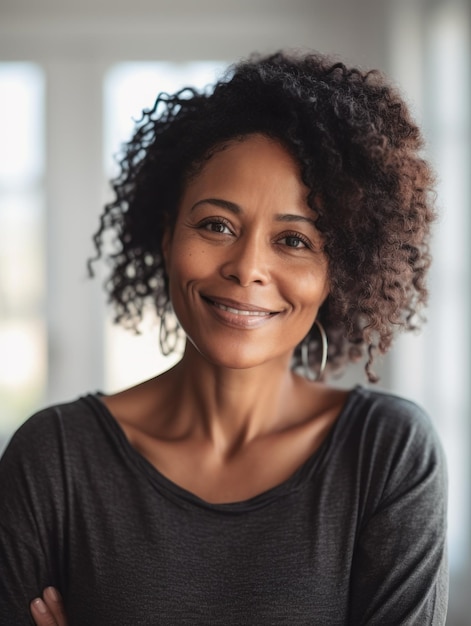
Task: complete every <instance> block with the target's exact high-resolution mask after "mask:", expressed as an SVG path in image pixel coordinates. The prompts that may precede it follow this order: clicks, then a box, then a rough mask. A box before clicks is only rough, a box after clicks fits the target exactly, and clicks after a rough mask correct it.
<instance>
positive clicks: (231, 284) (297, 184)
mask: <svg viewBox="0 0 471 626" xmlns="http://www.w3.org/2000/svg"><path fill="white" fill-rule="evenodd" d="M228 173H230V177H229V178H228ZM307 194H308V189H307V188H306V187H305V186H304V185H303V184H302V182H301V180H300V172H299V168H298V166H297V164H296V163H295V161H294V160H293V159H292V158H291V157H290V156H289V154H288V153H287V152H286V150H284V148H282V147H281V146H280V145H279V144H278V143H275V142H274V141H272V140H270V139H267V138H266V137H263V136H260V135H253V136H249V137H248V138H246V139H244V140H242V141H239V142H232V143H230V144H229V145H228V146H227V147H226V148H225V149H224V150H222V151H220V152H218V153H217V154H216V155H214V157H213V158H212V159H211V160H210V161H209V162H208V164H207V165H206V167H205V168H204V169H203V170H202V172H201V173H200V174H199V175H198V176H197V177H196V179H195V180H192V181H191V182H190V183H189V184H188V185H187V187H186V191H185V193H184V195H183V198H182V201H181V205H180V210H179V218H178V221H177V224H176V226H175V230H174V232H173V235H171V236H168V237H167V238H166V242H165V246H164V257H165V262H166V267H167V272H168V276H169V282H170V296H171V300H172V304H173V307H174V310H175V313H176V315H177V317H178V319H179V321H180V324H181V325H182V327H183V329H184V330H185V333H186V335H187V337H189V339H190V341H191V342H192V343H193V345H195V346H196V347H197V349H198V350H199V351H200V352H202V354H203V355H204V356H206V358H208V359H209V360H211V361H213V362H214V363H216V364H218V365H220V366H226V367H231V368H248V367H253V366H256V365H259V364H260V363H262V362H264V361H266V360H273V359H274V358H275V357H278V358H280V359H281V360H282V362H283V363H286V361H287V359H289V358H290V357H291V353H292V351H293V347H294V346H296V345H297V344H298V343H299V342H300V341H301V340H302V339H303V338H304V337H305V335H306V334H307V333H308V332H309V330H310V328H311V327H312V325H313V323H314V320H315V318H316V316H317V312H318V310H319V307H320V305H321V304H322V303H323V301H324V300H325V298H326V296H327V294H328V281H327V259H326V257H325V255H324V253H323V250H322V239H321V237H320V234H319V232H318V231H317V230H316V228H315V226H314V223H313V222H312V221H311V220H312V219H313V217H314V214H313V211H312V210H311V209H310V208H309V206H308V205H307V201H306V198H307ZM215 270H216V271H215ZM294 276H296V278H295V279H293V277H294ZM208 298H210V299H211V301H214V300H218V301H220V302H221V303H224V302H226V301H227V300H229V304H230V303H231V302H232V301H234V303H240V304H237V305H236V304H234V306H237V308H242V309H243V308H244V306H245V304H246V305H247V306H245V308H246V309H247V308H251V307H254V308H261V309H263V310H264V311H268V312H269V314H268V315H266V316H260V315H259V316H249V315H245V316H240V315H234V316H231V315H230V313H229V312H228V311H221V310H220V309H218V308H217V307H215V306H214V305H212V304H210V302H208ZM226 304H227V302H226ZM255 312H256V311H255ZM259 313H260V312H259ZM275 347H276V350H275V351H274V348H275Z"/></svg>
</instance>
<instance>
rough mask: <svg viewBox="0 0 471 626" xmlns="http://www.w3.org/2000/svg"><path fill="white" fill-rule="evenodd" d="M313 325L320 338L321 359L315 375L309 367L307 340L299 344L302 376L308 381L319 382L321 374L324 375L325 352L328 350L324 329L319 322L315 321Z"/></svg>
mask: <svg viewBox="0 0 471 626" xmlns="http://www.w3.org/2000/svg"><path fill="white" fill-rule="evenodd" d="M314 324H315V325H316V326H317V328H318V330H319V334H320V336H321V343H322V358H321V364H320V367H319V371H318V372H317V374H315V373H314V372H313V371H312V369H311V367H310V365H309V340H305V341H303V342H302V344H301V362H302V365H303V370H304V375H305V377H306V378H307V379H309V380H319V379H320V378H321V377H322V374H323V373H324V370H325V366H326V365H327V350H328V343H327V334H326V332H325V330H324V327H323V326H322V324H321V323H320V322H319V320H315V322H314Z"/></svg>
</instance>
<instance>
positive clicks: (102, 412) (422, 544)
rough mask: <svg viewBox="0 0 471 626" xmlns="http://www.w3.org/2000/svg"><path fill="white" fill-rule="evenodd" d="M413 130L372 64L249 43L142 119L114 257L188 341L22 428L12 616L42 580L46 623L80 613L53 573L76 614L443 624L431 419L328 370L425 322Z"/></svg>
mask: <svg viewBox="0 0 471 626" xmlns="http://www.w3.org/2000/svg"><path fill="white" fill-rule="evenodd" d="M421 146H422V141H421V137H420V133H419V130H418V129H417V127H416V126H415V124H414V123H413V122H412V120H411V118H410V116H409V113H408V111H407V109H406V107H405V105H404V103H403V101H402V100H401V98H400V97H399V96H398V94H397V93H396V92H395V91H394V90H393V89H392V88H391V87H389V86H388V85H387V84H386V83H385V81H384V79H383V78H382V77H381V76H380V75H379V74H378V73H377V72H366V73H363V72H361V71H359V70H357V69H348V68H346V67H345V66H344V65H342V64H340V63H332V62H331V61H329V59H327V58H325V57H323V56H320V55H304V56H301V55H297V56H296V55H289V54H285V53H278V54H275V55H271V56H268V57H253V58H251V59H249V60H248V61H246V62H242V63H240V64H239V65H237V66H235V67H234V68H233V69H232V70H231V73H230V74H229V75H228V76H227V77H226V78H224V79H223V80H221V81H220V82H219V83H217V84H216V86H215V88H214V90H212V91H211V92H204V93H198V92H196V91H195V90H193V89H185V90H183V91H181V92H179V93H177V94H176V95H174V96H168V95H161V96H160V97H159V98H158V100H157V102H156V104H155V107H154V108H153V110H151V111H147V112H145V113H144V115H143V119H142V120H141V122H140V124H139V127H138V129H137V131H136V133H135V135H134V138H133V139H132V140H131V142H130V143H129V145H128V146H127V149H126V153H125V155H124V157H123V159H122V162H121V166H122V169H121V174H120V176H119V177H118V178H117V179H116V180H115V182H114V190H115V194H116V198H115V200H114V202H112V203H111V204H109V205H108V206H107V207H106V209H105V212H104V214H103V216H102V218H101V225H100V229H99V231H98V233H97V235H96V236H95V244H96V246H97V257H100V256H102V255H103V250H104V245H105V243H104V242H105V240H106V241H109V238H110V235H111V236H112V237H114V242H115V250H114V252H112V253H110V254H109V255H108V260H109V262H110V264H111V276H110V279H109V282H108V283H107V288H108V293H109V297H110V300H111V302H113V304H114V305H115V307H116V320H117V321H118V322H121V323H123V324H124V325H125V326H130V327H133V328H136V327H137V324H138V323H139V320H140V318H141V316H142V313H143V310H144V306H145V305H146V304H147V303H149V302H151V303H152V304H153V306H155V309H156V311H157V314H158V316H160V318H161V320H162V321H161V343H162V347H163V349H164V351H169V349H171V348H172V346H175V345H176V344H177V343H178V337H179V331H177V330H176V328H175V325H174V323H173V321H172V320H173V317H172V310H173V311H174V312H175V315H176V318H177V319H178V322H179V325H180V326H181V328H182V329H183V332H184V336H185V337H186V344H185V348H184V354H183V356H182V359H181V361H180V362H179V363H178V364H177V365H176V366H175V367H174V368H172V369H170V370H169V371H167V372H165V373H164V374H162V375H160V376H157V377H156V378H154V379H152V380H149V381H146V382H144V383H142V384H140V385H138V386H136V387H133V388H131V389H127V390H125V391H123V392H121V393H118V394H115V395H107V396H105V395H102V394H92V395H89V396H87V397H85V398H81V399H79V400H77V401H75V402H72V403H69V404H66V405H61V406H59V407H52V408H49V409H46V410H44V411H42V412H40V413H39V414H37V415H36V416H34V417H33V418H31V419H30V420H29V421H28V422H26V424H25V425H24V426H23V427H22V428H20V430H19V431H18V433H17V434H16V435H15V437H14V438H13V440H12V442H11V443H10V446H9V448H8V450H7V451H6V453H5V455H4V458H3V459H2V462H1V466H0V493H1V497H2V500H3V501H4V502H5V504H6V506H5V513H4V514H3V515H2V520H1V522H0V523H1V528H2V536H1V540H2V544H3V546H2V549H3V553H4V554H5V555H6V556H5V558H4V563H2V572H4V574H2V577H1V582H0V590H1V594H0V598H1V600H0V603H1V605H0V616H1V617H2V619H3V620H6V621H7V623H15V624H21V623H27V622H28V607H29V604H30V602H31V601H32V600H33V599H34V601H33V602H32V603H31V611H32V615H33V617H34V619H35V622H36V624H38V625H39V626H44V625H45V624H59V625H60V626H63V624H65V623H66V622H65V616H62V615H59V608H60V606H61V604H60V603H57V601H55V600H54V598H53V592H54V589H52V586H53V587H55V588H56V589H58V590H59V591H60V593H61V594H62V596H63V599H64V607H65V611H66V613H67V617H68V623H69V625H73V624H80V625H83V624H100V625H103V624H113V625H119V624H123V625H129V624H133V625H134V624H136V625H137V624H186V623H191V624H195V623H197V624H224V625H230V624H237V625H240V624H320V625H323V626H325V625H330V624H342V625H344V624H353V625H355V626H358V625H360V624H370V625H371V624H394V625H398V624H443V623H444V621H445V613H446V596H447V571H446V558H445V489H446V488H445V477H444V474H445V470H444V461H443V457H442V452H441V448H440V445H439V443H438V442H437V439H436V435H435V433H434V431H433V429H432V426H431V424H430V422H429V420H428V418H427V417H426V416H425V415H424V413H423V412H422V411H421V410H420V409H419V408H418V407H416V406H415V405H413V404H411V403H410V402H407V401H405V400H402V399H400V398H397V397H393V396H392V395H389V394H385V393H380V392H377V391H372V390H369V389H367V388H363V387H356V388H355V389H353V390H351V391H346V390H340V389H337V388H335V387H332V386H328V385H327V384H325V383H324V382H322V378H323V377H324V376H327V375H328V374H333V373H335V372H338V371H339V370H340V369H341V368H342V367H344V366H345V365H346V364H348V363H349V362H351V361H354V360H358V359H362V358H363V359H364V362H365V369H366V374H367V376H368V378H369V380H370V381H374V380H375V375H374V372H373V362H374V358H375V355H376V354H377V353H384V352H386V351H387V349H388V348H389V347H390V345H391V341H392V338H393V334H394V333H395V332H396V331H397V330H400V329H405V330H410V329H413V328H415V327H416V323H417V321H418V317H419V315H420V311H421V308H422V305H423V304H424V302H425V300H426V295H427V292H426V287H425V283H424V280H425V274H426V271H427V269H428V266H429V263H430V258H429V252H428V236H429V227H430V223H431V221H432V220H433V217H434V213H433V209H432V207H431V199H430V196H431V187H432V183H433V177H432V174H431V172H430V169H429V167H428V165H427V163H426V162H424V161H423V160H422V158H421V156H420V154H419V151H420V148H421ZM170 303H171V304H170ZM325 339H327V340H328V345H329V348H328V352H327V349H326V342H325ZM327 356H328V358H327V364H326V365H325V358H326V357H327ZM324 366H325V371H324ZM406 366H407V365H406V364H405V367H406ZM316 377H317V378H319V380H317V381H316V380H312V379H314V378H316ZM45 588H46V590H45V591H44V595H43V600H44V601H43V600H41V598H39V596H40V594H41V592H42V590H43V589H45ZM54 615H55V617H54ZM2 623H3V622H2ZM5 623H6V622H5Z"/></svg>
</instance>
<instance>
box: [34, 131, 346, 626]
mask: <svg viewBox="0 0 471 626" xmlns="http://www.w3.org/2000/svg"><path fill="white" fill-rule="evenodd" d="M306 194H307V190H306V188H305V186H304V184H303V183H302V181H301V177H300V172H299V169H298V166H297V164H296V162H295V161H294V159H293V158H292V157H291V156H290V155H289V153H288V152H287V151H286V150H285V149H284V148H283V147H282V146H281V145H280V144H279V143H277V142H276V141H273V140H271V139H268V138H266V137H264V136H261V135H252V136H249V137H246V138H244V139H243V140H239V141H233V142H230V143H229V144H227V146H225V148H224V149H223V150H220V151H217V152H216V153H215V154H214V155H213V156H212V157H211V159H210V160H209V161H208V162H207V163H206V165H205V166H204V168H203V169H202V170H201V171H200V172H199V173H198V175H197V176H196V177H194V178H193V179H192V180H190V181H189V182H188V184H187V186H186V189H185V193H184V194H183V197H182V199H181V203H180V206H179V215H178V219H177V222H176V225H175V228H174V229H173V231H172V232H168V233H167V235H166V238H165V241H164V246H163V248H164V254H165V262H166V268H167V271H168V275H169V285H170V293H171V297H172V302H173V305H174V308H175V312H176V314H177V316H178V318H179V320H180V323H181V324H182V326H183V328H184V329H185V332H186V334H187V336H188V342H187V347H186V350H185V353H184V356H183V358H182V360H181V361H180V363H178V364H177V365H176V366H175V367H174V368H172V369H171V370H169V371H168V372H165V373H164V374H162V375H161V376H158V377H157V378H155V379H152V380H149V381H146V382H145V383H142V384H141V385H138V386H137V387H134V388H131V389H128V390H126V391H124V392H121V393H119V394H116V395H114V396H107V397H105V398H104V401H105V403H106V404H107V406H108V408H109V410H110V411H111V413H112V414H113V415H114V417H115V418H116V419H117V421H118V422H119V424H120V425H121V427H122V428H123V430H124V432H125V434H126V435H127V437H128V439H129V440H130V442H131V444H132V445H133V446H134V447H135V448H136V449H137V450H138V451H139V452H140V453H141V454H142V455H143V456H145V457H146V458H147V459H148V460H149V461H150V462H151V463H153V464H154V465H155V466H156V467H157V468H158V469H159V471H160V472H162V473H163V474H164V475H166V476H167V477H168V478H169V479H171V480H173V481H174V482H176V483H177V484H179V485H180V486H182V487H183V488H185V489H187V490H189V491H192V492H193V493H195V494H197V495H198V496H199V497H201V498H203V499H206V500H207V501H210V502H233V501H240V500H244V499H248V498H250V497H253V496H255V495H257V494H259V493H261V492H263V491H265V490H267V489H269V488H271V487H273V486H275V485H277V484H279V483H280V482H282V481H284V480H286V479H287V478H288V477H289V476H290V475H292V474H293V472H294V471H296V469H297V468H298V467H299V466H300V465H301V464H302V463H303V462H304V461H305V460H306V459H307V458H308V457H309V456H310V455H311V454H312V453H313V452H314V451H315V449H316V448H317V447H318V446H319V445H320V444H321V442H322V441H323V440H324V438H325V437H326V436H327V434H328V432H329V429H330V427H331V426H332V424H333V422H334V421H335V419H336V417H337V415H338V413H339V411H340V409H341V407H342V405H343V403H344V402H345V399H346V392H343V391H339V390H336V389H333V388H330V387H328V386H326V385H323V384H319V383H312V382H309V381H307V380H305V379H304V378H302V377H300V376H297V375H296V374H294V373H293V372H292V371H291V369H290V361H291V357H292V353H293V350H294V348H295V346H296V345H297V344H298V343H299V341H301V340H302V338H303V337H304V336H305V335H306V334H307V333H308V332H309V329H310V328H311V326H312V324H313V322H314V320H315V318H316V315H317V312H318V310H319V307H320V306H321V305H322V303H323V301H324V300H325V298H326V297H327V295H328V291H329V282H328V264H327V260H326V257H325V255H324V253H323V250H322V238H321V236H320V234H319V232H318V231H317V230H316V228H315V226H314V223H313V221H312V218H313V211H312V209H310V208H309V206H308V205H307V203H306ZM294 277H296V278H295V279H294ZM221 304H222V305H223V308H221V306H220V305H221ZM218 305H219V306H218ZM227 306H229V310H227ZM224 307H226V309H225V308H224ZM241 311H245V313H243V314H241ZM195 468H198V471H195ZM61 606H62V605H61V603H60V602H58V601H57V600H56V599H54V597H53V594H52V593H51V589H50V588H48V589H46V590H45V591H44V595H43V598H42V600H41V599H39V598H37V599H35V600H34V601H33V602H32V604H31V612H32V615H33V618H34V620H35V623H36V624H37V626H53V625H56V626H66V619H65V616H64V614H63V611H62V608H61ZM40 609H41V610H43V611H45V612H44V613H41V612H40Z"/></svg>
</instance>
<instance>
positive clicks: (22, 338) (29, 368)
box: [0, 63, 46, 449]
mask: <svg viewBox="0 0 471 626" xmlns="http://www.w3.org/2000/svg"><path fill="white" fill-rule="evenodd" d="M42 120H43V77H42V73H41V71H40V70H39V68H37V67H36V66H33V65H30V64H24V63H0V354H1V355H2V359H1V361H0V415H1V420H0V449H1V447H2V445H3V443H4V441H5V439H6V438H7V437H8V435H9V434H10V433H11V431H12V430H14V428H16V427H17V426H18V425H19V423H20V422H21V421H23V420H24V419H25V418H26V417H28V416H29V414H30V413H31V412H32V411H33V410H34V409H35V408H36V407H37V406H38V405H39V404H40V403H41V401H42V398H43V394H44V387H45V382H46V337H45V334H46V331H45V322H44V318H43V302H44V290H45V267H44V265H45V260H44V239H43V229H44V224H43V197H42V188H41V182H42V181H41V178H42V175H43V169H44V157H43V155H44V142H43V134H42Z"/></svg>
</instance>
